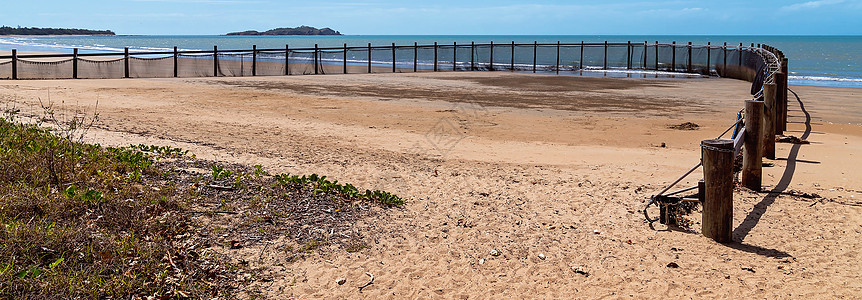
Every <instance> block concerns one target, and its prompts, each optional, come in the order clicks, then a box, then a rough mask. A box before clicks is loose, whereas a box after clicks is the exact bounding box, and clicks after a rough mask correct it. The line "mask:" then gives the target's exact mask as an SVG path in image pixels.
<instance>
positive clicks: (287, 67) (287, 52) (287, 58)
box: [284, 44, 290, 76]
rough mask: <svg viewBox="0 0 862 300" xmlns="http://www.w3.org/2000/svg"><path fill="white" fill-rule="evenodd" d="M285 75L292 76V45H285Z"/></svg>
mask: <svg viewBox="0 0 862 300" xmlns="http://www.w3.org/2000/svg"><path fill="white" fill-rule="evenodd" d="M284 75H285V76H287V75H290V44H284Z"/></svg>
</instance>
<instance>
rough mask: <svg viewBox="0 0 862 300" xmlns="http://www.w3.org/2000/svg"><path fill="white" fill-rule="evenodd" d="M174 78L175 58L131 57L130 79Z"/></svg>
mask: <svg viewBox="0 0 862 300" xmlns="http://www.w3.org/2000/svg"><path fill="white" fill-rule="evenodd" d="M173 76H174V57H173V56H167V57H135V56H130V57H129V77H132V78H164V77H173Z"/></svg>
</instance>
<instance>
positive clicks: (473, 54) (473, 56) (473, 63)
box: [470, 42, 476, 71]
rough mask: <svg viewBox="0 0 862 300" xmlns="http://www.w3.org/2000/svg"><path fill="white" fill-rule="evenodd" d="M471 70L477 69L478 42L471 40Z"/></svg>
mask: <svg viewBox="0 0 862 300" xmlns="http://www.w3.org/2000/svg"><path fill="white" fill-rule="evenodd" d="M470 71H476V42H470Z"/></svg>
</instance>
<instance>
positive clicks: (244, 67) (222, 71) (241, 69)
mask: <svg viewBox="0 0 862 300" xmlns="http://www.w3.org/2000/svg"><path fill="white" fill-rule="evenodd" d="M218 75H219V76H230V77H241V76H251V75H252V54H251V53H245V52H230V53H223V52H219V54H218Z"/></svg>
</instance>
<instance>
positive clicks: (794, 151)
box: [731, 89, 811, 248]
mask: <svg viewBox="0 0 862 300" xmlns="http://www.w3.org/2000/svg"><path fill="white" fill-rule="evenodd" d="M788 90H789V91H790V92H791V93H793V96H795V97H796V102H799V107H800V108H801V109H802V112H803V113H805V132H804V133H803V134H802V137H801V139H803V140H804V139H807V138H808V135H810V134H811V114H809V113H808V111H807V110H805V104H803V103H802V99H800V98H799V95H797V94H796V92H794V91H793V90H790V89H788ZM801 146H802V145H801V144H794V145H793V147H791V148H790V153H789V154H788V155H787V167H786V168H785V169H784V174H783V175H781V180H779V182H778V184H777V185H775V187H774V188H772V190H770V191H769V194H767V195H766V197H763V200H761V201H760V202H759V203H757V204H755V205H754V209H752V211H751V212H750V213H748V216H746V217H745V219H744V220H743V221H742V223H741V224H739V226H738V227H736V229H734V230H733V234H732V235H733V240H735V241H739V242H740V243H741V242H742V241H743V240H745V237H746V236H748V234H749V233H750V232H751V229H753V228H754V226H756V225H757V223H758V222H759V221H760V218H761V217H762V216H763V214H765V213H766V209H767V208H768V207H769V206H770V205H772V203H775V199H776V198H778V196H779V195H781V192H783V191H784V190H786V189H787V187H789V186H790V181H791V180H792V179H793V173H794V172H795V171H796V163H797V159H796V157H797V156H798V155H799V148H800V147H801ZM740 245H741V244H740ZM731 247H732V248H736V247H733V246H731Z"/></svg>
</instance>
